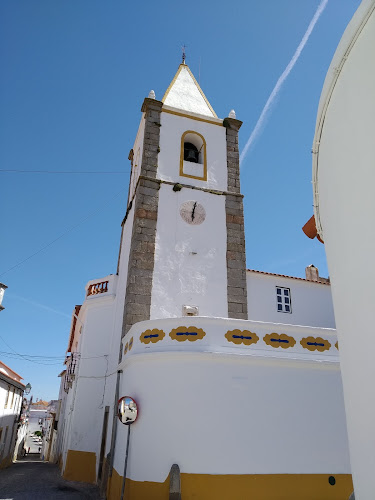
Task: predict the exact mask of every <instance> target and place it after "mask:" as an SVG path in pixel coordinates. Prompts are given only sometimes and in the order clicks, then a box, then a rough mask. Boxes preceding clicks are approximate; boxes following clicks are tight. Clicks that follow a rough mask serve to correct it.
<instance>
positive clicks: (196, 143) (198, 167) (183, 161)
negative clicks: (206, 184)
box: [180, 130, 207, 181]
mask: <svg viewBox="0 0 375 500" xmlns="http://www.w3.org/2000/svg"><path fill="white" fill-rule="evenodd" d="M180 175H181V176H182V177H190V178H192V179H198V180H200V181H206V180H207V155H206V141H205V139H204V137H203V135H201V134H198V132H194V131H192V130H187V131H186V132H184V133H183V134H182V137H181V154H180Z"/></svg>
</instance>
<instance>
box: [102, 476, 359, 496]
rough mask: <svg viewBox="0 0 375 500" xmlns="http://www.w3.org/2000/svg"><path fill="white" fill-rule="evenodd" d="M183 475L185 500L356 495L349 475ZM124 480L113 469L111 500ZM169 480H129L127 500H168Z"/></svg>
mask: <svg viewBox="0 0 375 500" xmlns="http://www.w3.org/2000/svg"><path fill="white" fill-rule="evenodd" d="M333 476H334V478H335V480H336V483H335V484H334V485H331V484H330V483H329V481H328V479H329V477H330V474H252V475H250V474H248V475H245V474H243V475H242V474H225V475H214V474H184V473H182V474H181V496H182V498H183V499H184V500H232V499H233V500H247V499H249V500H250V499H254V500H284V499H288V500H317V499H322V500H323V499H324V500H347V498H349V495H350V494H351V492H352V491H353V483H352V479H351V476H350V474H333ZM121 485H122V476H120V475H119V474H118V473H117V471H116V470H115V469H113V474H112V477H111V478H110V480H109V484H108V489H107V499H108V500H119V499H120V494H121ZM168 492H169V476H168V477H167V478H166V479H165V481H164V482H162V483H157V482H150V481H133V480H132V479H129V478H127V479H126V483H125V494H124V498H126V499H127V500H150V499H151V498H152V500H165V499H167V498H168Z"/></svg>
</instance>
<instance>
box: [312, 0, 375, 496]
mask: <svg viewBox="0 0 375 500" xmlns="http://www.w3.org/2000/svg"><path fill="white" fill-rule="evenodd" d="M369 8H374V2H373V1H365V2H363V3H362V4H361V7H360V8H359V9H358V11H357V14H356V16H355V18H353V21H352V23H351V24H350V25H349V27H348V29H347V32H346V33H345V35H344V36H343V39H342V42H341V43H340V45H339V48H338V50H337V53H336V56H335V59H334V61H333V63H332V66H331V68H330V70H329V75H330V74H331V75H334V71H335V68H336V67H337V65H338V64H339V63H340V61H338V60H337V54H344V52H345V49H347V48H348V44H349V43H350V40H351V39H353V36H355V30H356V29H358V27H359V26H360V21H361V20H362V21H363V20H364V19H365V15H366V13H368V12H369V11H368V9H369ZM354 28H355V29H354ZM374 48H375V14H374V11H372V14H371V17H370V18H369V19H368V21H367V23H366V24H365V25H364V26H363V29H362V31H361V32H360V33H359V36H358V38H357V40H356V41H355V43H354V45H353V47H352V48H351V50H350V53H349V54H348V55H347V59H346V60H345V59H342V60H341V63H342V64H343V67H342V70H341V73H340V75H339V77H338V80H337V82H336V85H335V87H334V90H333V92H332V95H331V98H330V100H329V102H328V101H327V89H328V88H329V85H330V84H332V81H333V76H332V78H331V81H329V78H328V77H327V81H326V83H325V88H324V89H323V92H322V101H325V104H326V105H328V108H327V111H326V113H325V114H324V113H323V115H321V116H319V115H318V122H320V123H324V125H323V130H322V134H321V137H320V146H319V156H318V169H317V174H318V175H317V179H318V185H317V187H318V193H319V199H316V202H318V203H319V207H318V209H319V210H318V213H320V222H321V225H322V229H323V237H324V241H325V247H326V253H327V259H328V267H329V271H330V276H331V283H332V294H333V302H334V309H335V317H336V325H337V332H338V337H339V344H340V358H341V368H342V375H343V383H344V395H345V406H346V413H347V422H348V432H349V443H350V452H351V463H352V470H353V479H354V486H355V494H356V500H357V499H360V500H367V499H368V500H372V499H373V498H374V492H375V475H374V470H375V426H374V422H375V399H374V397H373V394H374V383H375V363H374V353H373V342H374V340H373V336H374V332H373V325H374V322H375V266H374V257H375V230H374V227H375V190H374V186H375V58H374ZM323 104H324V102H323V103H322V102H321V104H320V109H322V108H323ZM316 141H317V143H319V142H318V141H319V138H316ZM315 174H316V172H315Z"/></svg>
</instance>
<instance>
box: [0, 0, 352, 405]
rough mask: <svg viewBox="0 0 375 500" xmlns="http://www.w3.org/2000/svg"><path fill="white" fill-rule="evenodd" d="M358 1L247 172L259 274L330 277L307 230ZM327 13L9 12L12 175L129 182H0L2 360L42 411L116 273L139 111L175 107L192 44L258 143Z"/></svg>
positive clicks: (193, 7) (79, 6) (333, 11)
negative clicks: (155, 102)
mask: <svg viewBox="0 0 375 500" xmlns="http://www.w3.org/2000/svg"><path fill="white" fill-rule="evenodd" d="M359 3H360V1H359V0H329V2H328V5H327V7H326V9H325V11H324V12H323V14H322V16H321V18H320V20H319V21H318V24H317V25H316V27H315V29H314V31H313V33H312V36H311V38H310V39H309V41H308V43H307V45H306V47H305V49H304V51H303V53H302V55H301V57H300V59H299V61H298V62H297V64H296V66H295V67H294V69H293V71H292V73H291V74H290V76H289V78H288V79H287V80H286V82H285V85H284V87H283V88H282V90H281V92H280V94H279V95H278V98H277V102H276V103H275V106H274V108H273V111H272V113H271V115H270V117H269V119H268V121H267V123H266V126H265V127H264V129H263V132H262V135H261V136H260V137H259V138H258V140H257V141H256V143H255V145H254V147H253V148H252V150H251V151H250V152H249V154H248V156H247V158H246V160H245V162H244V164H243V165H242V170H241V183H242V192H243V194H244V195H245V199H244V203H245V227H246V246H247V266H248V267H249V268H252V269H259V270H263V271H269V272H275V273H281V274H289V275H294V276H304V268H305V267H306V266H307V265H309V264H311V263H313V264H315V265H316V266H317V267H319V270H320V272H321V274H322V275H323V276H327V275H328V270H327V266H326V260H325V255H324V247H323V245H321V244H320V243H318V242H317V241H316V240H314V241H311V240H309V239H308V238H306V237H305V236H304V234H303V233H302V231H301V227H302V226H303V224H304V223H305V222H306V221H307V220H308V219H309V218H310V216H311V215H312V191H311V144H312V139H313V134H314V128H315V119H316V112H317V106H318V102H319V96H320V92H321V89H322V85H323V81H324V78H325V74H326V71H327V69H328V66H329V64H330V61H331V58H332V56H333V53H334V51H335V49H336V47H337V44H338V42H339V40H340V38H341V35H342V33H343V31H344V29H345V27H346V25H347V24H348V22H349V20H350V18H351V17H352V15H353V13H354V12H355V10H356V8H357V7H358V5H359ZM318 4H319V1H318V0H304V1H303V2H301V0H264V1H262V2H260V1H254V0H251V1H249V0H248V1H245V0H243V1H235V2H231V3H229V4H228V2H224V1H218V0H204V1H203V2H201V1H196V0H194V1H190V2H179V1H175V0H174V1H169V2H168V1H159V2H150V1H144V2H126V1H124V0H122V1H120V0H117V1H116V0H108V1H106V2H102V1H101V0H76V1H72V0H68V1H65V0H64V1H62V0H56V1H54V2H51V1H50V0H33V2H30V1H27V0H25V1H22V0H18V1H15V2H14V1H13V2H12V1H8V2H7V1H5V2H2V3H1V5H0V62H1V68H2V78H1V81H0V99H1V110H2V113H1V120H0V169H3V170H4V169H18V170H26V171H30V170H51V171H74V172H78V171H97V172H98V171H106V172H122V173H121V174H107V175H101V174H90V175H83V174H70V175H57V174H37V173H11V172H8V173H7V172H0V186H1V200H2V220H1V252H0V281H2V282H4V283H5V284H7V285H8V287H9V289H8V290H7V292H6V295H5V298H4V302H3V305H4V306H5V310H4V311H3V312H1V314H0V336H1V338H0V359H2V360H3V361H4V362H5V363H6V364H9V365H10V366H11V367H12V368H13V369H14V370H16V371H17V372H18V373H20V375H21V376H23V377H24V379H25V383H26V382H30V383H31V384H32V386H33V390H32V393H33V395H34V398H35V397H38V398H44V399H52V398H56V397H57V395H58V385H59V379H58V378H57V374H58V373H59V372H60V371H61V369H62V364H61V360H60V359H61V358H62V357H63V356H64V354H65V351H66V347H67V341H68V335H69V328H70V318H71V313H72V310H73V307H74V305H75V304H81V303H82V301H83V300H84V286H85V284H86V283H87V281H88V280H90V279H95V278H100V277H103V276H106V275H107V274H110V273H115V272H116V265H117V256H118V246H119V240H120V223H121V220H122V218H123V216H124V213H125V206H126V197H127V187H128V180H129V171H130V170H129V161H128V159H127V157H128V153H129V150H130V149H131V147H132V143H133V141H134V138H135V134H136V132H137V128H138V124H139V120H140V107H141V105H142V102H143V99H144V97H146V96H147V95H148V93H149V91H150V89H154V90H155V92H156V98H158V99H161V98H162V96H163V94H164V91H165V89H166V88H167V87H168V85H169V83H170V81H171V79H172V78H173V76H174V74H175V72H176V70H177V67H178V64H179V63H180V60H181V49H180V47H181V45H183V44H186V46H187V63H188V64H189V66H190V68H191V70H192V71H193V73H194V74H195V76H196V78H197V79H198V78H199V76H200V83H201V86H202V89H203V91H204V92H205V94H206V95H207V97H208V99H209V100H210V102H211V104H212V106H213V108H214V109H215V111H216V113H217V115H218V116H219V117H225V116H227V115H228V112H229V111H230V110H231V109H232V108H234V109H235V110H236V113H237V118H238V119H240V120H242V121H243V122H244V124H243V126H242V128H241V130H240V144H241V145H242V146H244V145H245V143H246V141H247V139H248V137H249V135H250V133H251V131H252V129H253V127H254V126H255V124H256V121H257V119H258V117H259V114H260V113H261V111H262V108H263V106H264V104H265V102H266V100H267V98H268V96H269V94H270V92H271V91H272V89H273V87H274V85H275V83H276V81H277V79H278V77H279V76H280V74H281V73H282V71H283V70H284V68H285V66H286V65H287V63H288V62H289V60H290V58H291V57H292V55H293V53H294V51H295V49H296V47H297V45H298V44H299V42H300V40H301V38H302V36H303V34H304V32H305V30H306V28H307V26H308V24H309V22H310V20H311V18H312V16H313V14H314V12H315V10H316V8H317V6H318ZM74 226H76V227H74ZM64 233H66V234H64ZM62 234H64V236H62V237H61V238H59V237H60V235H62ZM56 238H59V239H58V240H57V241H56V242H55V243H53V244H52V245H50V246H48V247H47V248H45V250H43V251H41V252H39V253H37V255H35V256H34V257H32V258H30V259H28V260H26V261H25V262H24V263H23V264H21V265H19V266H17V267H15V268H14V269H13V270H10V271H8V272H6V271H7V270H8V269H10V268H11V267H13V266H15V265H16V264H18V263H19V262H21V261H23V260H24V259H27V258H28V257H29V256H31V255H32V254H34V253H35V252H38V251H39V250H40V249H41V248H42V247H44V246H46V245H48V244H49V243H50V242H52V241H53V240H55V239H56ZM4 273H5V274H4ZM14 351H16V352H17V353H22V354H25V353H27V354H28V355H32V356H50V357H51V358H50V359H48V360H47V359H43V360H41V359H40V358H33V359H34V361H38V362H30V361H26V360H25V359H13V358H11V357H9V356H8V355H5V354H3V353H4V352H5V353H9V352H14ZM58 356H60V357H61V358H60V359H58V358H57V357H58ZM53 357H56V358H53ZM42 363H43V364H42ZM46 363H48V364H46Z"/></svg>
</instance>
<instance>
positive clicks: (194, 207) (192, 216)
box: [191, 202, 197, 220]
mask: <svg viewBox="0 0 375 500" xmlns="http://www.w3.org/2000/svg"><path fill="white" fill-rule="evenodd" d="M196 206H197V202H195V203H194V206H193V211H192V212H191V220H194V217H195V209H196Z"/></svg>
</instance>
